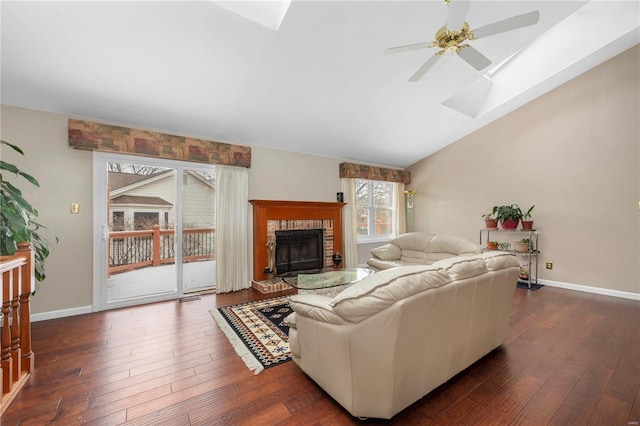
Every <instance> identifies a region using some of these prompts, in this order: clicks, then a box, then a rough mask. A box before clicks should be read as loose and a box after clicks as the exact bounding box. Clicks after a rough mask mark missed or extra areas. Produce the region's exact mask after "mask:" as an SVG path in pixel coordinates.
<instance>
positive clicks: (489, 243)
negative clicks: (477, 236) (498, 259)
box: [487, 241, 498, 250]
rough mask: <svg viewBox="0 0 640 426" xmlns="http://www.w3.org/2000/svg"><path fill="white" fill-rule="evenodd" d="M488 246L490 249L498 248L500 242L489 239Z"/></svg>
mask: <svg viewBox="0 0 640 426" xmlns="http://www.w3.org/2000/svg"><path fill="white" fill-rule="evenodd" d="M487 248H488V249H489V250H498V242H497V241H487Z"/></svg>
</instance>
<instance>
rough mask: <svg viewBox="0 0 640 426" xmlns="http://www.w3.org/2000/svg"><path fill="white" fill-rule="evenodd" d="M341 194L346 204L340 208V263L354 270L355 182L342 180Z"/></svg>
mask: <svg viewBox="0 0 640 426" xmlns="http://www.w3.org/2000/svg"><path fill="white" fill-rule="evenodd" d="M342 192H343V193H344V202H345V203H347V204H346V205H345V206H344V207H343V208H342V228H343V234H344V245H343V248H342V249H343V251H344V253H342V261H343V262H344V267H345V268H355V267H356V266H358V236H357V235H356V180H355V179H346V178H343V179H342Z"/></svg>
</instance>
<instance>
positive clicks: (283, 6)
mask: <svg viewBox="0 0 640 426" xmlns="http://www.w3.org/2000/svg"><path fill="white" fill-rule="evenodd" d="M212 3H214V4H216V5H218V6H220V7H223V8H225V9H227V10H229V11H231V12H233V13H237V14H238V15H240V16H242V17H244V18H247V19H249V20H251V21H253V22H256V23H258V24H260V25H263V26H265V27H267V28H269V29H271V30H274V31H278V29H280V24H282V21H283V20H284V17H285V15H286V14H287V10H289V5H291V0H267V1H264V0H262V1H212Z"/></svg>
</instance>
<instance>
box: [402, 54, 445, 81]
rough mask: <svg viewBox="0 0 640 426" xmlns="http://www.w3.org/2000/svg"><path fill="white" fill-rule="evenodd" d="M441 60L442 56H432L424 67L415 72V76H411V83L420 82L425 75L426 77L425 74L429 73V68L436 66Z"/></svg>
mask: <svg viewBox="0 0 640 426" xmlns="http://www.w3.org/2000/svg"><path fill="white" fill-rule="evenodd" d="M439 59H440V56H435V55H434V56H432V57H430V58H429V59H428V60H427V62H425V63H424V64H422V66H421V67H420V68H418V71H416V72H415V74H413V75H412V76H411V78H410V79H409V81H410V82H415V81H418V80H420V79H421V78H422V76H423V75H425V73H426V72H427V71H429V68H431V67H432V66H434V65H435V64H436V62H438V60H439Z"/></svg>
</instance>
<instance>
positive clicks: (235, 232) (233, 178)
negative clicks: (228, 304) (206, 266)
mask: <svg viewBox="0 0 640 426" xmlns="http://www.w3.org/2000/svg"><path fill="white" fill-rule="evenodd" d="M248 176H249V173H248V171H247V169H246V168H245V167H233V166H216V293H227V292H229V291H237V290H242V289H245V288H249V287H250V286H251V283H250V282H249V260H248V259H249V254H248V224H247V214H248V212H247V210H248V202H249V200H248V198H249V178H248Z"/></svg>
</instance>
